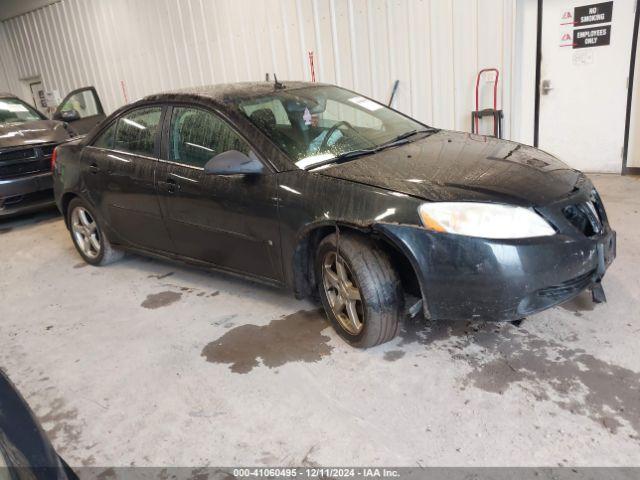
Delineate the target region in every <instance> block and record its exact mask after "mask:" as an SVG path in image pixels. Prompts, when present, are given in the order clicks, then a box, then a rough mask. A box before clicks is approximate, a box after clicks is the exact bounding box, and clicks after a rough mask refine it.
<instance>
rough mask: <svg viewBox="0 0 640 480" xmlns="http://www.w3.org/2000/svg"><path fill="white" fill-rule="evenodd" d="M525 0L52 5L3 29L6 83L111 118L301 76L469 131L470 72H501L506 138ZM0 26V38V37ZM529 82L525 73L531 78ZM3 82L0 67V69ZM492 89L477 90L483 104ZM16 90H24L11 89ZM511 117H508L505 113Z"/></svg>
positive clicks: (155, 0)
mask: <svg viewBox="0 0 640 480" xmlns="http://www.w3.org/2000/svg"><path fill="white" fill-rule="evenodd" d="M522 1H526V0H179V1H178V0H62V1H61V2H59V3H56V4H53V5H50V6H47V7H44V8H41V9H39V10H36V11H33V12H30V13H27V14H25V15H22V16H19V17H15V18H13V19H10V20H7V21H5V22H4V37H1V36H0V39H2V44H3V46H2V48H0V56H2V60H3V64H4V63H5V62H4V60H5V58H6V55H7V53H8V52H6V50H8V49H10V50H11V51H12V52H13V55H14V59H15V64H16V65H15V67H14V71H13V74H12V73H11V70H12V67H11V65H9V64H10V63H11V62H10V61H8V62H7V67H6V68H5V70H8V71H9V72H8V73H5V74H4V77H5V80H4V82H5V83H6V84H7V86H8V88H11V89H15V88H16V80H15V76H16V75H17V77H18V78H21V79H24V78H28V77H34V76H41V77H42V79H43V82H44V85H45V88H46V89H47V90H58V91H59V92H60V93H61V94H62V95H63V94H64V93H65V92H68V91H69V90H71V89H74V88H77V87H79V86H84V85H89V84H93V85H95V86H96V87H97V89H98V92H99V93H100V95H101V97H102V100H103V103H104V105H105V107H106V108H107V109H108V110H109V111H111V110H113V109H115V108H116V107H118V106H120V105H122V104H123V103H124V95H123V91H122V85H121V82H123V83H124V86H125V88H126V94H127V96H128V99H129V100H130V101H131V100H135V99H138V98H141V97H142V96H144V95H147V94H149V93H152V92H156V91H161V90H167V89H173V88H179V87H185V86H192V85H200V84H208V83H220V82H235V81H242V80H262V79H264V75H265V72H276V73H277V74H278V77H279V78H280V79H306V80H309V79H310V72H309V65H308V51H313V52H314V54H315V60H316V61H315V65H316V77H317V80H318V81H322V82H329V83H336V84H338V85H341V86H344V87H347V88H352V89H354V90H357V91H359V92H362V93H364V94H366V95H368V96H371V97H373V98H375V99H377V100H380V101H385V102H386V100H387V99H388V98H389V95H390V93H391V87H392V84H393V81H394V80H396V79H397V80H399V81H400V84H399V90H398V93H397V97H396V101H395V107H396V108H398V109H399V110H401V111H403V112H406V113H408V114H410V115H413V116H415V117H417V118H418V119H421V120H423V121H425V122H427V123H430V124H433V125H436V126H440V127H444V128H455V129H459V130H468V129H469V125H470V111H471V110H472V108H473V106H474V96H473V90H474V83H475V74H476V72H477V71H478V70H479V69H480V68H482V67H498V68H499V69H500V70H501V72H502V75H501V85H502V88H501V91H502V95H501V96H502V98H501V101H499V104H500V105H502V106H503V108H504V110H505V113H506V119H505V136H506V137H507V138H509V137H512V136H515V137H516V138H517V137H518V133H517V132H514V135H511V133H512V130H518V125H517V123H518V121H519V119H518V111H517V110H518V108H519V103H518V102H519V101H520V96H521V94H522V92H520V93H519V92H518V91H517V86H516V88H512V79H513V78H514V55H515V51H514V45H516V43H517V42H516V38H515V36H514V32H515V31H516V27H515V22H516V21H517V12H516V10H517V8H518V4H520V3H521V2H522ZM2 34H3V33H2V31H0V35H2ZM530 74H531V75H533V72H530ZM0 81H2V72H0ZM491 88H492V84H489V83H485V84H483V98H484V99H485V101H487V102H488V101H489V95H488V93H489V91H490V90H491ZM18 93H22V92H18ZM514 110H515V111H514Z"/></svg>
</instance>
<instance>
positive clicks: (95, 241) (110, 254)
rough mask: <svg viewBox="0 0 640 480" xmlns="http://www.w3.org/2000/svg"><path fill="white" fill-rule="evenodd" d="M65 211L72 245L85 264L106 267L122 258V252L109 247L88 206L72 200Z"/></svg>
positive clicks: (80, 201)
mask: <svg viewBox="0 0 640 480" xmlns="http://www.w3.org/2000/svg"><path fill="white" fill-rule="evenodd" d="M67 211H68V219H67V222H68V225H69V229H70V230H71V238H72V240H73V244H74V245H75V247H76V250H78V253H79V254H80V255H81V256H82V258H83V259H84V261H85V262H87V263H89V264H91V265H107V264H109V263H112V262H115V261H116V260H118V259H120V258H122V256H123V252H122V251H120V250H118V249H116V248H114V247H113V246H112V245H111V243H110V242H109V239H108V238H107V236H106V234H105V233H104V231H103V230H102V228H100V224H99V223H98V220H97V218H96V215H95V214H94V213H93V210H92V209H91V207H89V205H87V204H86V203H85V202H84V201H82V200H81V199H80V198H74V199H73V200H71V203H70V204H69V209H68V210H67Z"/></svg>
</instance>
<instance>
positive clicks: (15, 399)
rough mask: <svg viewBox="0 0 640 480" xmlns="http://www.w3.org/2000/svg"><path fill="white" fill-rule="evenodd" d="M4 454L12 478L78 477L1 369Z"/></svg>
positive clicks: (0, 437) (51, 479) (0, 427)
mask: <svg viewBox="0 0 640 480" xmlns="http://www.w3.org/2000/svg"><path fill="white" fill-rule="evenodd" d="M0 457H2V459H4V461H5V463H6V464H7V467H8V468H9V472H10V474H12V473H13V474H15V475H10V476H11V477H12V478H33V479H37V480H64V479H76V478H77V476H76V475H75V473H74V472H73V471H72V470H71V469H70V468H69V467H68V466H67V465H66V463H65V462H64V461H63V460H62V459H61V458H60V457H59V456H58V454H57V453H56V452H55V450H54V448H53V446H52V445H51V442H50V441H49V439H48V438H47V436H46V434H45V433H44V431H43V430H42V427H41V426H40V424H39V423H38V421H37V420H36V417H35V415H34V414H33V412H32V411H31V409H30V408H29V405H28V404H27V402H26V401H25V400H24V398H22V396H21V395H20V392H18V390H17V389H16V388H15V386H14V385H13V384H12V383H11V381H10V380H9V378H8V377H7V376H6V375H5V373H4V372H3V371H2V370H0Z"/></svg>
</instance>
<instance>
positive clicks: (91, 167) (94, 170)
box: [89, 163, 100, 174]
mask: <svg viewBox="0 0 640 480" xmlns="http://www.w3.org/2000/svg"><path fill="white" fill-rule="evenodd" d="M89 171H90V172H91V173H93V174H96V173H98V172H99V171H100V168H98V165H96V164H95V163H92V164H91V165H89Z"/></svg>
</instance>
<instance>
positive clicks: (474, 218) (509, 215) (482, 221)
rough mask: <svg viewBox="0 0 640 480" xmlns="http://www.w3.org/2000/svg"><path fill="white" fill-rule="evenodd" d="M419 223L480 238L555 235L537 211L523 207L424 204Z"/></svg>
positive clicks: (438, 229)
mask: <svg viewBox="0 0 640 480" xmlns="http://www.w3.org/2000/svg"><path fill="white" fill-rule="evenodd" d="M418 212H419V213H420V218H421V219H422V224H423V225H424V226H425V227H426V228H428V229H430V230H435V231H436V232H448V233H456V234H458V235H468V236H472V237H482V238H528V237H544V236H548V235H553V234H555V233H556V232H555V230H554V229H553V227H552V226H551V225H549V224H548V223H547V222H546V221H545V220H544V219H543V218H542V217H541V216H540V215H538V214H537V213H536V212H534V211H532V210H529V209H527V208H523V207H514V206H510V205H498V204H493V203H474V202H434V203H423V204H422V205H420V208H419V209H418Z"/></svg>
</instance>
